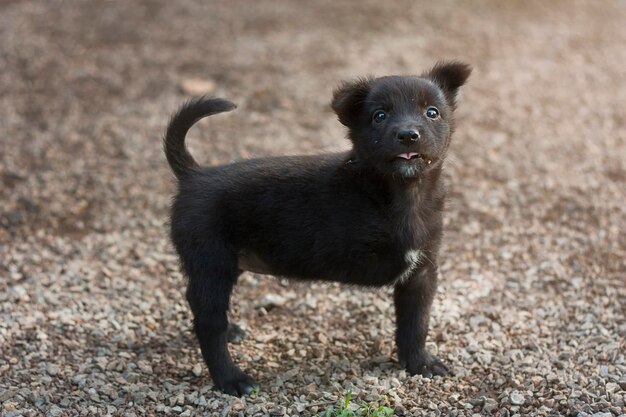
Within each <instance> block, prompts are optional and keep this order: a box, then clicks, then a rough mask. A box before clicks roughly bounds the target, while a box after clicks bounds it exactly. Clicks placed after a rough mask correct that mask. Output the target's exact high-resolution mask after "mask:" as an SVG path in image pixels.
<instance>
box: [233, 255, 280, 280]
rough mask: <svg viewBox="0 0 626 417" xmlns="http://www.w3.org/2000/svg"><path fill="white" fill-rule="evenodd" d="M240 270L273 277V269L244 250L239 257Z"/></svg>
mask: <svg viewBox="0 0 626 417" xmlns="http://www.w3.org/2000/svg"><path fill="white" fill-rule="evenodd" d="M237 259H238V263H239V269H241V270H243V271H250V272H254V273H256V274H264V275H268V274H269V275H271V274H272V273H273V272H272V268H270V267H269V265H267V264H266V263H265V262H263V261H262V260H261V259H260V258H259V257H258V256H257V255H256V254H255V253H252V252H249V251H246V250H242V251H240V252H239V254H238V256H237Z"/></svg>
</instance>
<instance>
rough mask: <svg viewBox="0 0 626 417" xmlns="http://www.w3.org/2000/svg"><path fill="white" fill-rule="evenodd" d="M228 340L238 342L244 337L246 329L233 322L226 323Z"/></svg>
mask: <svg viewBox="0 0 626 417" xmlns="http://www.w3.org/2000/svg"><path fill="white" fill-rule="evenodd" d="M227 334H228V342H229V343H233V344H235V345H236V344H239V343H241V342H242V341H243V339H245V338H246V331H245V330H244V329H242V328H241V327H239V326H238V325H236V324H235V323H228V330H227Z"/></svg>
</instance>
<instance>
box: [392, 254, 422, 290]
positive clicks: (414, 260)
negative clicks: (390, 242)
mask: <svg viewBox="0 0 626 417" xmlns="http://www.w3.org/2000/svg"><path fill="white" fill-rule="evenodd" d="M423 258H424V252H422V251H421V250H419V249H409V250H408V251H406V253H405V254H404V261H405V262H406V263H407V266H406V269H405V270H404V271H403V272H402V273H401V274H400V275H398V276H397V277H396V279H394V280H393V281H392V282H391V285H392V286H394V285H398V284H401V283H403V282H404V281H406V280H407V279H408V278H409V277H410V276H411V275H412V274H413V272H414V271H415V270H416V269H417V267H418V266H419V265H420V264H421V263H422V260H423Z"/></svg>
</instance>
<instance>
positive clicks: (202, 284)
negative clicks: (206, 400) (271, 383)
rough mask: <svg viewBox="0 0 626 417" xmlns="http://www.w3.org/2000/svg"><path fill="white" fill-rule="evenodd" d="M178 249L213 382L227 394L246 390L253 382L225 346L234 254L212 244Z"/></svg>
mask: <svg viewBox="0 0 626 417" xmlns="http://www.w3.org/2000/svg"><path fill="white" fill-rule="evenodd" d="M181 252H182V255H181V258H182V260H183V262H182V263H183V267H184V268H185V271H186V272H187V275H188V277H189V284H188V286H187V301H188V302H189V305H190V307H191V310H192V312H193V315H194V321H193V323H194V330H195V333H196V336H197V337H198V342H199V343H200V349H201V350H202V357H203V358H204V361H205V362H206V364H207V366H208V367H209V372H210V373H211V377H212V378H213V382H214V383H215V385H216V386H217V387H218V388H219V389H220V390H222V391H224V392H225V393H227V394H231V395H245V394H249V393H250V392H251V391H253V390H254V389H255V388H256V386H257V385H256V383H255V382H254V380H253V379H252V378H250V377H249V376H248V375H246V374H245V373H243V372H242V371H241V370H240V369H239V368H238V367H237V366H236V365H235V364H234V363H233V361H232V359H231V357H230V353H229V352H228V347H227V342H228V316H227V313H228V307H229V301H230V293H231V291H232V288H233V285H234V284H235V282H236V280H237V276H238V275H239V271H238V269H237V257H236V254H235V253H234V252H231V251H230V250H229V249H227V247H226V245H223V246H221V245H214V244H212V245H210V246H193V247H188V248H186V250H184V251H181Z"/></svg>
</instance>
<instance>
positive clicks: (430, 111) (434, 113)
mask: <svg viewBox="0 0 626 417" xmlns="http://www.w3.org/2000/svg"><path fill="white" fill-rule="evenodd" d="M426 117H428V118H429V119H436V118H437V117H439V110H437V107H433V106H430V107H429V108H427V109H426Z"/></svg>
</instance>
